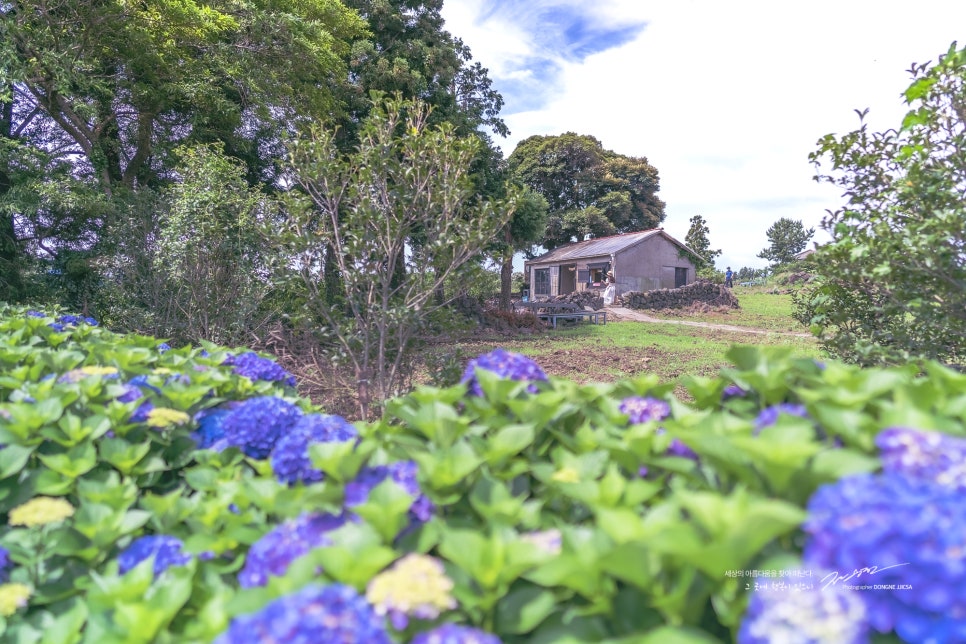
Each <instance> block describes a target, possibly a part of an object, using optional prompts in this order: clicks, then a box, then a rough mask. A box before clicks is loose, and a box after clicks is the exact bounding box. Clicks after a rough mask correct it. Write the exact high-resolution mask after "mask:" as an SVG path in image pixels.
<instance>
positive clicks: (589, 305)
mask: <svg viewBox="0 0 966 644" xmlns="http://www.w3.org/2000/svg"><path fill="white" fill-rule="evenodd" d="M548 301H550V302H573V303H574V304H576V305H578V306H579V307H580V308H582V309H584V310H585V311H586V310H590V309H593V310H594V311H599V310H600V309H602V308H604V298H603V292H602V291H597V290H590V291H574V292H573V293H567V294H566V295H557V296H554V297H551V298H550V299H549V300H548Z"/></svg>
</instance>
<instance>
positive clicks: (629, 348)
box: [434, 287, 822, 382]
mask: <svg viewBox="0 0 966 644" xmlns="http://www.w3.org/2000/svg"><path fill="white" fill-rule="evenodd" d="M736 294H737V296H738V298H739V302H740V303H741V307H742V308H741V309H740V310H735V311H731V312H710V313H705V314H695V313H688V314H686V315H685V314H681V315H667V316H664V317H666V318H667V319H668V323H667V324H664V323H648V322H636V321H621V322H608V323H607V324H606V325H600V326H597V325H593V324H580V325H578V326H576V327H572V328H560V329H557V330H555V331H551V330H548V331H545V332H542V333H537V334H534V335H531V336H508V337H500V336H479V335H477V336H474V337H473V338H470V339H463V340H460V341H458V342H456V343H455V344H452V345H444V346H437V347H435V348H434V351H436V352H438V353H441V354H442V353H446V354H449V355H452V356H454V358H457V359H460V358H461V359H463V360H464V361H465V359H466V358H467V357H472V356H475V355H479V354H480V353H484V352H487V351H490V350H492V349H494V348H496V347H503V348H504V349H507V350H510V351H516V352H518V353H522V354H524V355H527V356H530V357H531V358H533V359H534V360H536V361H537V362H538V363H539V364H540V365H541V366H542V367H543V368H544V370H545V371H547V373H549V374H551V375H556V376H561V377H565V378H570V379H572V380H575V381H578V382H590V381H611V380H615V379H618V378H621V377H627V376H635V375H639V374H642V373H653V374H657V375H658V376H659V377H660V379H661V381H662V382H667V381H672V380H676V379H678V378H680V377H681V376H684V375H702V376H713V375H716V374H717V373H718V371H719V370H720V369H721V368H722V367H726V366H728V360H727V359H726V358H725V353H726V352H727V350H728V349H729V348H730V347H731V346H732V345H735V344H751V345H758V346H763V345H767V346H783V347H788V348H789V350H790V351H792V352H793V353H794V354H796V355H801V356H806V357H813V358H821V357H822V353H821V350H820V349H819V347H818V344H817V343H816V341H815V340H814V338H811V337H800V336H796V335H790V334H791V333H803V331H804V330H803V329H802V327H801V326H800V325H798V323H797V322H796V321H795V320H794V319H792V317H791V310H792V303H791V297H790V296H789V295H777V294H772V293H770V292H768V289H767V288H765V287H751V288H748V289H739V290H738V291H737V292H736ZM647 313H648V315H651V312H650V311H648V312H647ZM679 320H687V321H689V322H710V323H714V324H729V325H734V326H744V327H754V328H759V329H767V330H770V331H775V333H768V334H753V333H744V332H737V331H724V330H719V329H712V328H703V327H696V326H690V325H682V324H674V323H673V322H674V321H679Z"/></svg>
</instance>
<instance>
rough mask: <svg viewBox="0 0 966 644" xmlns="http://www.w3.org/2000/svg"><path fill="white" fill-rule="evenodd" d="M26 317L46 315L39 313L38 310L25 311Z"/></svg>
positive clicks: (43, 316) (42, 316)
mask: <svg viewBox="0 0 966 644" xmlns="http://www.w3.org/2000/svg"><path fill="white" fill-rule="evenodd" d="M27 317H28V318H45V317H47V316H46V314H44V313H41V312H40V311H27Z"/></svg>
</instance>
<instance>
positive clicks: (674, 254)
mask: <svg viewBox="0 0 966 644" xmlns="http://www.w3.org/2000/svg"><path fill="white" fill-rule="evenodd" d="M679 252H680V247H679V246H678V245H676V244H674V243H672V242H670V241H668V240H667V239H666V238H665V237H662V236H655V237H651V238H649V239H645V240H644V241H643V242H641V243H640V244H637V245H636V246H633V247H631V248H627V249H624V250H622V251H619V252H618V253H617V254H616V256H615V258H614V273H615V275H616V276H617V292H618V293H627V292H629V291H653V290H655V289H659V288H674V286H675V284H674V274H675V270H674V269H676V268H687V269H688V275H687V282H686V283H687V284H690V283H692V282H694V281H695V279H696V278H697V274H696V270H695V266H694V264H693V263H692V262H691V260H689V259H687V258H686V257H681V256H680V255H679Z"/></svg>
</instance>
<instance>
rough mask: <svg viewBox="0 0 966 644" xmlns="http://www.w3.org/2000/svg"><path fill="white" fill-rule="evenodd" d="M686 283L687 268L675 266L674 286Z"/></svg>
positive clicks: (677, 286)
mask: <svg viewBox="0 0 966 644" xmlns="http://www.w3.org/2000/svg"><path fill="white" fill-rule="evenodd" d="M687 283H688V269H686V268H675V269H674V288H681V287H682V286H684V285H685V284H687Z"/></svg>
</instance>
